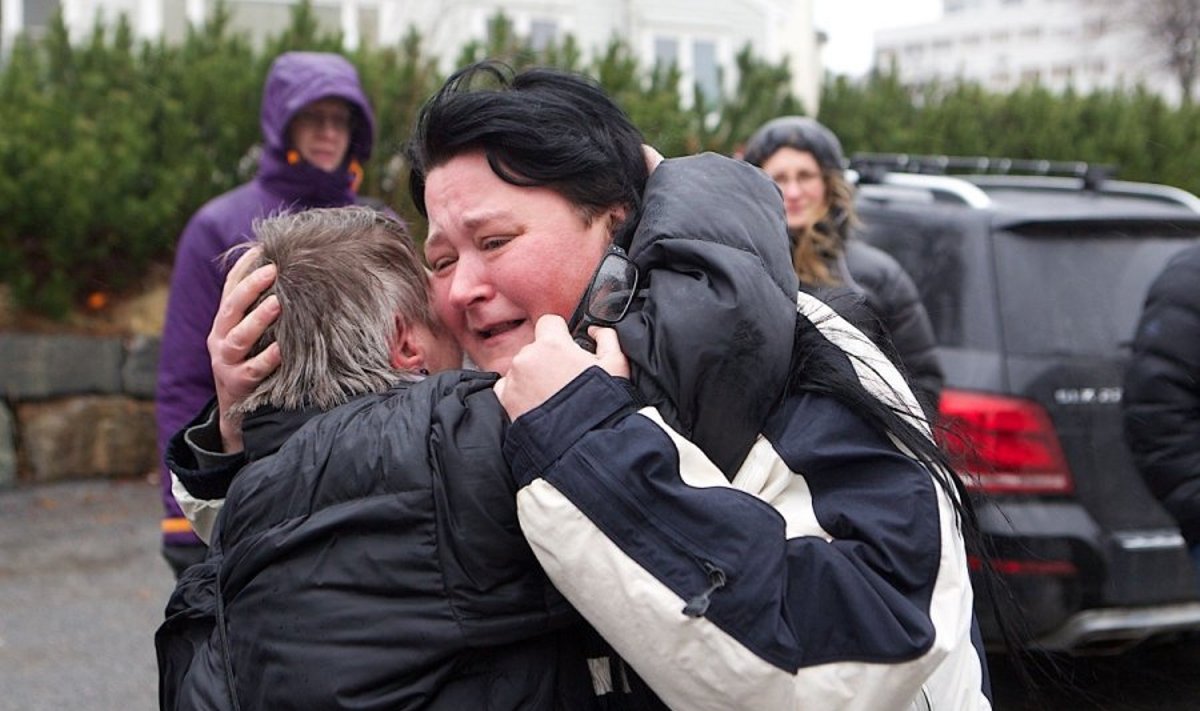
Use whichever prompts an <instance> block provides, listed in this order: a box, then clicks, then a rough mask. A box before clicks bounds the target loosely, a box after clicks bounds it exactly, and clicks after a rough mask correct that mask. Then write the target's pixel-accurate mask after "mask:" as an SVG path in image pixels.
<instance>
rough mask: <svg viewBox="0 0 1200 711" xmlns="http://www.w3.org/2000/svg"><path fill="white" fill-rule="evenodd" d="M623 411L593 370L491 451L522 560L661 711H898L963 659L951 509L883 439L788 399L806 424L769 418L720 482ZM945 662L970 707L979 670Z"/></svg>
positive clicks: (650, 423) (963, 599) (963, 601)
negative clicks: (951, 659)
mask: <svg viewBox="0 0 1200 711" xmlns="http://www.w3.org/2000/svg"><path fill="white" fill-rule="evenodd" d="M635 408H636V405H635V404H634V402H633V400H631V399H630V398H629V395H628V393H627V392H626V391H625V389H624V388H623V387H621V386H620V385H619V384H618V383H617V382H615V381H614V380H613V379H611V378H609V377H608V376H607V375H605V374H604V373H603V372H602V371H599V370H598V369H592V370H589V371H588V372H586V373H584V374H583V375H581V376H580V377H579V378H577V379H576V380H575V381H574V382H572V383H571V384H570V385H569V386H568V387H567V388H565V389H564V390H562V391H560V392H559V393H558V394H556V395H555V396H554V397H553V398H551V399H550V400H549V401H547V402H546V403H545V404H544V405H543V406H542V407H541V408H538V409H536V410H534V411H531V412H530V413H527V414H526V415H525V416H522V417H521V418H519V419H518V420H517V421H516V422H515V423H514V424H513V426H512V428H511V429H510V431H509V434H508V437H507V440H506V443H505V450H506V454H507V455H508V456H509V458H510V460H511V462H512V467H513V472H514V475H515V476H517V479H518V485H519V486H521V487H522V488H521V490H520V492H519V494H518V513H519V516H520V521H521V525H522V529H523V530H524V532H525V535H526V537H527V538H528V540H529V541H530V543H531V545H532V547H533V549H534V552H535V553H536V554H537V556H538V558H539V561H540V562H541V564H542V565H543V567H544V568H545V570H546V571H547V573H548V574H549V575H550V577H551V579H552V580H553V581H554V583H555V585H556V586H557V587H558V588H559V590H560V591H561V592H562V593H563V594H564V595H565V596H566V597H567V599H569V600H570V601H571V603H572V604H573V605H574V606H575V607H576V609H578V610H579V611H580V612H581V613H582V614H583V615H584V617H586V618H587V619H588V621H589V622H590V623H591V624H592V625H593V626H594V627H595V628H596V629H597V630H598V631H599V632H600V633H601V635H602V636H604V638H605V639H606V640H608V641H609V643H611V644H612V645H613V647H614V648H615V649H616V650H617V652H618V653H620V654H621V656H622V657H624V658H625V659H626V660H628V661H629V662H630V663H631V664H632V666H633V667H634V669H636V670H637V672H638V673H639V674H640V675H641V676H642V678H643V679H645V681H646V682H647V683H648V684H649V685H650V686H651V688H653V689H654V691H655V692H656V693H657V694H659V696H660V697H661V698H662V699H663V700H664V701H665V702H666V703H667V704H668V705H669V706H671V707H673V708H688V709H732V708H746V709H750V708H794V709H805V708H812V709H852V708H853V709H875V708H901V709H902V708H907V707H908V706H909V704H910V703H911V702H912V701H913V700H914V699H915V698H917V697H918V696H919V695H920V694H921V693H922V686H923V684H924V683H925V682H926V681H927V680H928V679H929V677H930V675H931V674H932V673H933V671H934V670H935V669H936V668H937V667H938V666H939V664H941V663H942V661H943V660H944V659H945V658H946V656H947V654H948V653H949V650H950V649H951V648H957V649H960V650H961V649H963V648H964V645H965V648H966V649H967V650H970V649H971V644H970V635H971V619H972V611H971V595H970V592H969V584H968V583H967V582H966V564H965V554H964V552H963V550H962V547H961V538H960V537H959V536H958V535H957V533H956V529H955V523H954V518H953V513H952V512H951V508H950V506H949V503H948V502H947V501H946V500H945V498H944V496H943V495H942V494H941V493H940V489H938V488H937V487H936V486H934V485H933V483H932V481H931V478H930V476H929V474H928V472H927V470H924V469H923V467H921V466H920V465H919V464H917V463H916V462H914V461H913V460H911V459H910V458H908V457H906V456H904V455H902V454H901V453H900V452H899V451H898V450H896V449H895V447H894V446H893V445H891V444H890V443H889V442H888V441H887V440H886V439H885V438H884V437H882V436H880V435H877V434H872V433H871V431H870V429H869V428H868V427H866V426H865V425H862V424H861V423H857V424H856V418H854V417H853V416H852V415H850V414H848V413H847V411H845V410H844V409H839V408H837V407H832V409H831V407H830V405H829V404H828V403H827V402H823V401H817V402H813V403H798V404H797V406H796V407H795V408H794V409H793V410H792V411H791V413H790V414H789V415H788V417H787V419H788V420H789V421H790V422H792V423H796V422H811V423H813V424H814V425H818V426H816V427H808V428H807V430H808V431H807V433H805V432H803V431H802V432H800V433H799V434H798V433H797V431H796V428H795V427H794V426H792V425H787V424H784V425H783V426H782V428H781V429H780V434H779V436H778V438H777V441H770V440H768V439H762V440H760V441H759V442H758V444H756V445H755V447H754V449H753V450H752V452H751V454H750V456H749V457H748V458H747V464H746V465H745V466H744V467H743V469H742V470H741V471H740V472H739V474H738V476H737V478H735V480H734V482H732V483H730V482H728V481H727V480H726V479H725V478H724V476H723V475H722V474H721V472H720V471H719V470H718V469H717V468H716V467H715V466H714V465H713V464H712V463H711V462H709V461H708V460H707V459H706V458H705V457H704V455H703V454H702V453H701V452H700V451H699V450H698V449H697V448H696V447H695V446H692V445H690V444H689V443H688V442H687V441H686V440H685V439H683V438H682V437H680V436H678V434H676V433H674V432H673V431H672V430H671V429H670V428H669V427H667V426H666V425H665V423H664V422H663V420H662V419H661V417H659V416H658V415H657V414H656V413H655V412H654V411H653V410H651V409H643V410H641V411H636V410H635ZM831 415H836V416H837V419H836V420H835V419H834V418H832V417H831ZM821 423H825V424H824V425H821ZM802 429H804V428H802ZM797 437H799V438H800V439H796V438H797ZM789 451H790V452H791V453H792V456H791V457H790V459H788V460H786V461H785V460H784V459H783V458H781V457H780V453H783V454H785V455H786V454H787V453H788V452H789ZM791 466H803V467H804V468H806V469H807V470H809V472H810V474H809V475H808V476H801V475H799V474H796V473H795V472H793V471H791ZM881 482H887V483H889V484H888V485H887V486H884V487H881V488H880V487H877V486H876V485H877V484H878V483H881ZM896 492H901V497H900V498H897V496H896V495H895V494H896ZM963 658H964V664H963V667H962V669H961V670H960V671H962V673H963V674H965V675H967V676H964V677H963V678H964V679H965V680H966V682H965V683H962V684H960V685H956V688H957V689H960V690H965V691H964V693H965V696H964V698H961V699H958V700H956V701H955V702H952V705H950V706H947V708H950V707H953V708H960V709H964V708H982V707H983V705H982V704H980V703H978V702H979V699H981V698H982V696H981V695H980V694H981V692H980V691H979V689H980V688H981V685H982V682H981V678H982V676H983V674H984V672H983V671H982V667H981V664H980V662H979V661H978V657H977V656H975V655H974V653H973V652H972V653H971V654H969V655H965V656H964V657H963ZM971 659H974V661H971ZM971 679H973V680H974V683H971V681H970V680H971ZM971 689H974V690H975V691H974V693H973V694H972V692H971V691H970V690H971Z"/></svg>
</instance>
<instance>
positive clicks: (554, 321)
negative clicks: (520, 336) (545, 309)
mask: <svg viewBox="0 0 1200 711" xmlns="http://www.w3.org/2000/svg"><path fill="white" fill-rule="evenodd" d="M588 335H590V336H591V337H592V338H593V339H595V341H596V352H595V354H592V353H588V352H587V351H585V350H584V349H582V348H580V347H579V346H578V345H577V344H576V343H575V341H574V340H572V338H571V334H570V333H569V332H568V331H567V322H566V321H564V320H563V319H562V317H561V316H555V315H546V316H542V317H541V318H540V319H538V322H537V326H536V329H535V331H534V340H533V343H530V344H529V345H527V346H525V347H524V348H522V349H521V350H520V352H518V353H517V354H516V355H515V356H514V357H513V359H512V366H511V367H510V368H509V369H508V372H507V373H505V375H504V377H503V378H501V379H500V380H498V381H497V382H496V386H495V390H496V397H497V398H499V399H500V404H501V405H503V406H504V409H505V411H506V412H508V416H509V417H511V418H512V419H514V420H515V419H517V418H518V417H520V416H521V415H523V414H525V413H526V412H529V411H530V410H532V409H534V408H535V407H537V406H538V405H541V404H542V403H543V402H545V401H546V400H548V399H549V398H550V397H551V396H552V395H554V393H556V392H558V391H559V390H561V389H563V388H564V387H565V386H566V385H567V384H568V383H570V382H571V381H572V380H574V379H575V378H576V377H577V376H578V375H579V374H580V373H582V372H583V371H585V370H587V369H588V368H590V367H592V366H600V367H601V368H603V369H604V370H605V372H607V373H608V374H609V375H613V376H616V377H619V378H628V377H629V361H628V359H626V358H625V354H624V353H622V352H621V344H620V342H619V341H618V340H617V332H616V331H614V330H613V329H611V328H599V327H595V326H593V327H592V328H590V329H588Z"/></svg>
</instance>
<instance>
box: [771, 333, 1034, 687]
mask: <svg viewBox="0 0 1200 711" xmlns="http://www.w3.org/2000/svg"><path fill="white" fill-rule="evenodd" d="M816 318H817V319H818V321H819V319H820V318H821V317H819V316H818V317H816ZM855 358H856V356H854V355H853V354H850V353H847V352H846V351H845V350H843V349H842V348H841V347H839V346H838V345H836V344H834V343H833V342H831V341H830V340H829V339H827V338H826V337H825V335H824V334H823V333H821V331H820V329H819V328H818V326H817V323H816V322H814V321H812V320H810V319H809V318H807V317H806V316H804V315H797V318H796V332H795V340H794V345H793V350H792V366H791V372H790V378H789V381H788V384H787V386H786V388H785V391H784V395H783V397H785V398H786V397H788V396H791V395H795V394H799V393H805V392H807V393H817V394H821V395H825V396H828V397H830V398H833V399H835V400H837V401H838V402H840V403H841V404H843V405H845V406H846V407H848V408H850V409H851V410H852V411H853V412H855V413H856V414H857V415H858V416H859V417H861V418H863V419H864V420H865V421H866V422H867V423H868V424H870V425H871V426H872V428H873V429H875V430H876V431H878V432H886V433H889V434H890V435H892V436H894V437H895V438H896V439H897V440H898V441H899V442H900V444H901V445H902V446H903V447H904V448H905V449H906V450H907V451H908V452H909V453H911V455H912V456H913V457H914V458H916V459H917V461H919V462H921V464H922V465H924V466H925V467H926V468H927V469H928V470H929V471H930V473H931V474H932V476H933V479H934V481H935V482H936V484H937V486H938V487H940V488H941V489H942V490H943V491H944V492H946V494H947V498H948V499H949V500H950V502H951V505H952V506H953V507H954V512H955V515H956V518H957V520H958V523H959V528H960V530H961V531H962V535H963V541H964V543H965V544H966V551H967V555H968V556H973V557H975V558H976V559H977V560H978V561H979V562H980V567H979V575H978V577H977V579H978V580H979V581H980V582H981V583H982V588H983V590H982V592H983V594H984V595H985V596H986V598H987V600H988V602H989V603H991V605H992V609H993V611H994V612H995V619H996V623H997V626H998V628H999V632H1000V635H1001V638H1002V643H1003V645H1004V649H1005V652H1006V653H1007V654H1008V656H1009V658H1010V659H1011V660H1012V662H1013V669H1014V671H1015V672H1016V674H1017V676H1018V680H1019V681H1020V683H1021V684H1022V685H1023V686H1024V687H1025V688H1026V689H1031V688H1033V687H1035V686H1036V684H1035V682H1034V678H1033V676H1032V674H1030V672H1029V670H1028V668H1027V667H1026V666H1025V664H1024V663H1023V659H1025V658H1026V652H1025V651H1024V649H1023V646H1022V645H1023V643H1024V641H1025V640H1026V639H1027V638H1028V634H1027V630H1026V625H1025V620H1024V617H1023V615H1022V614H1021V611H1020V609H1019V608H1018V606H1017V603H1016V601H1015V598H1014V597H1013V595H1012V591H1011V590H1010V588H1009V586H1008V584H1007V583H1006V582H1005V581H1004V579H1003V578H1001V577H1000V574H999V573H997V572H996V570H995V568H994V567H993V566H992V565H991V560H992V559H993V558H994V557H995V555H994V553H993V550H992V546H990V545H989V543H988V541H987V538H986V537H985V536H984V534H983V529H982V526H981V525H980V523H979V517H978V514H977V511H976V502H975V499H973V498H972V496H971V495H969V493H968V492H967V490H966V487H965V486H964V485H963V482H962V479H961V478H960V477H959V476H958V475H957V474H955V473H954V472H955V466H954V463H953V462H952V461H951V460H950V457H949V456H948V455H947V454H946V451H945V450H944V449H942V447H941V446H939V445H938V443H937V441H936V439H934V438H931V437H930V436H929V435H928V434H926V433H925V432H924V431H923V430H922V429H921V428H919V427H918V426H917V425H916V424H915V423H914V420H923V417H922V416H921V415H920V414H919V413H915V412H911V411H909V410H907V409H903V408H898V407H897V406H895V405H892V404H890V403H889V402H888V398H881V397H879V396H878V395H876V394H874V393H872V392H870V391H869V390H867V388H866V386H864V385H863V382H862V380H861V379H860V378H859V376H858V374H857V373H856V371H855V369H854V365H855V364H854V362H852V359H855ZM893 362H894V361H893ZM858 363H859V364H862V365H865V366H866V367H867V368H868V369H870V370H872V371H875V372H876V373H877V374H878V372H877V371H876V369H875V367H874V366H873V365H872V364H871V363H870V362H868V361H865V360H861V359H859V360H858ZM880 380H881V381H882V382H887V381H886V379H884V378H883V377H882V375H880ZM895 401H896V402H900V401H901V398H900V396H899V394H896V397H895ZM930 427H931V429H936V428H937V427H938V425H936V424H933V423H930Z"/></svg>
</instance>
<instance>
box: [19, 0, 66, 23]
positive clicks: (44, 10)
mask: <svg viewBox="0 0 1200 711" xmlns="http://www.w3.org/2000/svg"><path fill="white" fill-rule="evenodd" d="M22 2H23V4H24V10H25V27H26V28H39V29H45V28H46V27H47V26H48V25H49V24H50V18H51V17H53V16H54V13H55V12H57V11H58V7H59V2H58V0H22Z"/></svg>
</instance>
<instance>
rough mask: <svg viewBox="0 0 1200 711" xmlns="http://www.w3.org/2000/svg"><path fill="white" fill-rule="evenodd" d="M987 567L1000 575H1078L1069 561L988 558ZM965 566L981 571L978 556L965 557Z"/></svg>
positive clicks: (1074, 566)
mask: <svg viewBox="0 0 1200 711" xmlns="http://www.w3.org/2000/svg"><path fill="white" fill-rule="evenodd" d="M988 565H990V566H991V567H992V569H993V570H995V571H996V572H997V573H1000V574H1001V575H1010V576H1016V575H1042V576H1055V577H1070V576H1073V575H1078V574H1079V568H1078V567H1076V565H1075V564H1074V563H1072V562H1071V561H1069V560H1032V559H1020V558H989V559H988ZM967 566H968V567H969V568H970V569H971V570H972V571H978V570H981V569H983V560H982V559H981V558H980V557H979V556H974V555H969V556H967Z"/></svg>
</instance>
